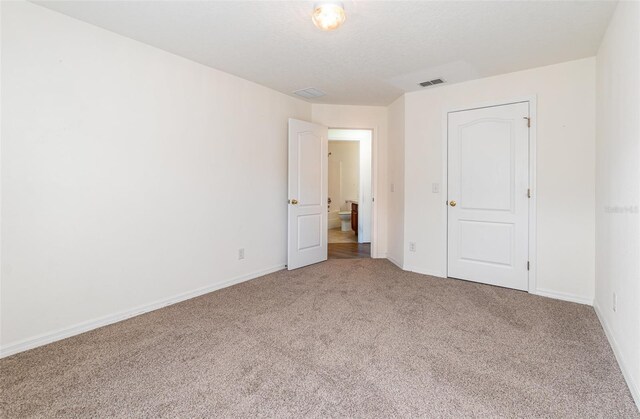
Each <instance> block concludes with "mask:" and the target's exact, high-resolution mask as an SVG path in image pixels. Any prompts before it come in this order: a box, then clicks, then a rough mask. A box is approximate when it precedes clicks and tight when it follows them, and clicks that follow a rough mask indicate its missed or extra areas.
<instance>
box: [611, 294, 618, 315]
mask: <svg viewBox="0 0 640 419" xmlns="http://www.w3.org/2000/svg"><path fill="white" fill-rule="evenodd" d="M611 308H612V309H613V312H614V313H615V312H616V310H617V309H618V296H617V295H616V293H615V292H614V293H613V301H612V302H611Z"/></svg>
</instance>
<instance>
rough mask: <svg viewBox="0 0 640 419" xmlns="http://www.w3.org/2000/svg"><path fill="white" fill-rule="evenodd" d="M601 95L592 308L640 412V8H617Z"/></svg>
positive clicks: (605, 47)
mask: <svg viewBox="0 0 640 419" xmlns="http://www.w3.org/2000/svg"><path fill="white" fill-rule="evenodd" d="M596 92H597V136H596V288H595V296H596V298H595V304H594V306H595V309H596V311H597V313H598V315H599V316H600V320H601V321H602V324H603V326H604V328H605V330H606V331H607V335H608V337H609V341H610V342H611V346H612V347H613V348H614V351H615V352H616V356H617V357H618V362H619V363H620V366H621V368H622V371H623V373H624V375H625V378H626V379H627V383H628V384H629V387H630V389H631V392H632V394H633V395H634V397H635V400H636V403H637V404H638V406H640V220H639V218H640V214H638V207H639V206H640V3H637V2H620V3H619V4H618V6H617V9H616V11H615V14H614V16H613V18H612V20H611V23H610V24H609V28H608V30H607V33H606V35H605V38H604V40H603V42H602V45H601V46H600V50H599V52H598V56H597V90H596ZM614 293H615V294H616V296H617V307H616V311H615V312H614V311H613V294H614Z"/></svg>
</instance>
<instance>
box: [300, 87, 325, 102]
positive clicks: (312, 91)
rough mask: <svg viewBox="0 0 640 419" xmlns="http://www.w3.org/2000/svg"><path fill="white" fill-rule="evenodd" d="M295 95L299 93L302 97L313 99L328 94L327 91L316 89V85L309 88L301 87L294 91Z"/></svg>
mask: <svg viewBox="0 0 640 419" xmlns="http://www.w3.org/2000/svg"><path fill="white" fill-rule="evenodd" d="M293 94H294V95H298V96H300V97H303V98H305V99H313V98H316V97H320V96H324V95H326V93H325V92H323V91H322V90H319V89H316V88H315V87H309V88H308V89H300V90H296V91H295V92H293Z"/></svg>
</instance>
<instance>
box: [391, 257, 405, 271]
mask: <svg viewBox="0 0 640 419" xmlns="http://www.w3.org/2000/svg"><path fill="white" fill-rule="evenodd" d="M387 260H388V261H389V262H391V263H393V264H394V265H396V266H397V267H398V268H400V269H403V270H404V268H403V267H402V263H400V262H399V261H397V260H396V259H394V258H393V257H391V256H389V255H388V254H387Z"/></svg>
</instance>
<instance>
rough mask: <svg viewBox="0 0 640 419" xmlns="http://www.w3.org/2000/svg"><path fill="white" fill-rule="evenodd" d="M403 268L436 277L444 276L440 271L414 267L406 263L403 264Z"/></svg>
mask: <svg viewBox="0 0 640 419" xmlns="http://www.w3.org/2000/svg"><path fill="white" fill-rule="evenodd" d="M403 269H404V270H405V271H409V272H415V273H417V274H422V275H429V276H435V277H436V278H446V275H444V274H443V273H442V272H440V271H430V270H427V269H421V268H416V267H413V266H411V265H406V264H405V265H404V268H403Z"/></svg>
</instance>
